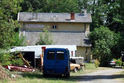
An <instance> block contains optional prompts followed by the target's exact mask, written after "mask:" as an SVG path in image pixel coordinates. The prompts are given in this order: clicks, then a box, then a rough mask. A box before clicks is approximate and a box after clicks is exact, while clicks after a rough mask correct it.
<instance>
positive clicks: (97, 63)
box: [94, 59, 100, 68]
mask: <svg viewBox="0 0 124 83" xmlns="http://www.w3.org/2000/svg"><path fill="white" fill-rule="evenodd" d="M94 64H95V67H96V68H97V67H99V65H100V62H99V60H98V59H96V60H95V61H94Z"/></svg>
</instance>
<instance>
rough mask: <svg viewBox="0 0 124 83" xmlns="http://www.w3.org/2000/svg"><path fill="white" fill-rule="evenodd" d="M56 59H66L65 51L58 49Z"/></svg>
mask: <svg viewBox="0 0 124 83" xmlns="http://www.w3.org/2000/svg"><path fill="white" fill-rule="evenodd" d="M56 59H57V60H64V52H63V51H57V55H56Z"/></svg>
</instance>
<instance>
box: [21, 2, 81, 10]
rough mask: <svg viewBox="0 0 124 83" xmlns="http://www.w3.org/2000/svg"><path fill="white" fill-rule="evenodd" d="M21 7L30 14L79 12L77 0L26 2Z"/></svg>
mask: <svg viewBox="0 0 124 83" xmlns="http://www.w3.org/2000/svg"><path fill="white" fill-rule="evenodd" d="M36 4H37V5H36ZM21 6H22V11H30V12H79V8H78V0H26V1H24V2H23V3H22V4H21Z"/></svg>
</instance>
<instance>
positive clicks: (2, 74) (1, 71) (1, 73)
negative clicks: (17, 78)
mask: <svg viewBox="0 0 124 83" xmlns="http://www.w3.org/2000/svg"><path fill="white" fill-rule="evenodd" d="M8 78H9V75H8V74H7V72H6V71H5V69H4V68H3V67H2V66H1V65H0V79H8Z"/></svg>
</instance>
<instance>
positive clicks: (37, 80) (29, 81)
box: [2, 63, 96, 83]
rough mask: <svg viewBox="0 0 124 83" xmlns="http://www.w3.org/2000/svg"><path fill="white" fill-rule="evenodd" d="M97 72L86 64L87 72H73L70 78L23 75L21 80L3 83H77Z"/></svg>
mask: <svg viewBox="0 0 124 83" xmlns="http://www.w3.org/2000/svg"><path fill="white" fill-rule="evenodd" d="M93 70H96V68H95V65H94V64H92V63H86V66H85V70H84V71H83V70H80V71H78V72H77V73H74V72H71V77H70V78H64V77H46V78H44V77H43V75H42V73H41V72H34V73H21V74H20V76H21V77H19V78H16V79H14V80H12V81H4V82H2V83H76V82H77V81H79V80H80V79H81V78H80V75H81V74H84V73H89V72H91V71H93Z"/></svg>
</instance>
